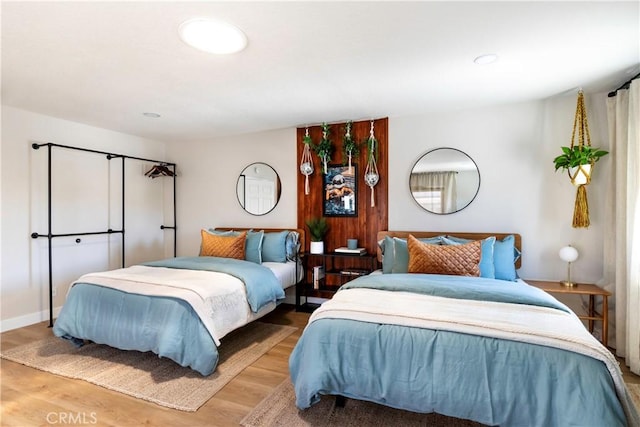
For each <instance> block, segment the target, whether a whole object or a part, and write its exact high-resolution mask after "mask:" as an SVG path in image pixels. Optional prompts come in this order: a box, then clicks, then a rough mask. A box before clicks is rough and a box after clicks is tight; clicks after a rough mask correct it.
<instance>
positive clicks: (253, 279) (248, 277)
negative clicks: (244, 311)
mask: <svg viewBox="0 0 640 427" xmlns="http://www.w3.org/2000/svg"><path fill="white" fill-rule="evenodd" d="M142 265H146V266H149V267H166V268H181V269H186V270H206V271H218V272H221V273H227V274H230V275H232V276H234V277H237V278H238V279H240V280H242V281H243V282H244V285H245V287H246V289H247V299H248V300H249V306H250V307H251V311H253V312H254V313H257V312H258V311H259V310H260V309H261V308H262V307H264V306H265V305H266V304H268V303H270V302H276V301H278V300H281V299H284V290H282V285H281V284H280V282H279V281H278V278H277V277H276V276H275V274H273V271H271V270H270V269H268V268H267V267H264V266H262V265H259V264H256V263H253V262H248V261H244V260H239V259H231V258H219V257H210V256H200V257H178V258H168V259H163V260H160V261H151V262H145V263H143V264H142Z"/></svg>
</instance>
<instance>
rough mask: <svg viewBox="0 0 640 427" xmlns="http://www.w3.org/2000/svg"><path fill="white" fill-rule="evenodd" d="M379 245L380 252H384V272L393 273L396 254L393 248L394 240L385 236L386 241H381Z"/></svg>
mask: <svg viewBox="0 0 640 427" xmlns="http://www.w3.org/2000/svg"><path fill="white" fill-rule="evenodd" d="M379 245H380V250H381V251H382V272H383V273H385V274H388V273H391V270H392V269H393V257H394V253H395V250H394V248H393V238H392V237H389V236H384V240H381V241H380V243H379Z"/></svg>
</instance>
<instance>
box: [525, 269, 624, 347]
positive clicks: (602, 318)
mask: <svg viewBox="0 0 640 427" xmlns="http://www.w3.org/2000/svg"><path fill="white" fill-rule="evenodd" d="M525 282H527V283H528V284H530V285H531V286H535V287H536V288H540V289H542V290H543V291H545V292H548V293H550V294H574V295H588V296H589V307H588V309H587V315H586V316H584V315H579V316H578V317H579V318H580V319H585V320H588V322H589V332H591V333H593V324H594V322H602V338H601V340H600V341H601V342H602V344H603V345H604V346H605V347H606V346H607V334H608V333H609V319H608V312H609V305H608V298H609V297H610V296H611V292H609V291H605V290H604V289H602V288H600V287H598V286H596V285H593V284H589V283H577V284H576V285H575V286H563V285H561V284H560V282H550V281H545V280H526V279H525ZM597 296H599V297H602V314H601V313H598V312H597V311H596V307H595V306H596V304H595V297H597Z"/></svg>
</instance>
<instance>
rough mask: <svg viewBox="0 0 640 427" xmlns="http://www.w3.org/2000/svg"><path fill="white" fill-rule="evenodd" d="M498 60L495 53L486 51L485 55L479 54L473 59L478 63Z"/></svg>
mask: <svg viewBox="0 0 640 427" xmlns="http://www.w3.org/2000/svg"><path fill="white" fill-rule="evenodd" d="M497 60H498V55H496V54H495V53H488V54H486V55H480V56H478V57H477V58H476V59H474V60H473V62H475V63H476V64H478V65H487V64H492V63H494V62H496V61H497Z"/></svg>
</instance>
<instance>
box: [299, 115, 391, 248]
mask: <svg viewBox="0 0 640 427" xmlns="http://www.w3.org/2000/svg"><path fill="white" fill-rule="evenodd" d="M370 125H371V122H370V121H369V120H367V121H360V122H353V125H352V130H351V133H352V135H353V136H354V139H355V141H357V142H358V143H362V142H363V141H365V140H366V139H367V138H368V137H369V129H370ZM345 126H346V122H344V123H333V124H331V129H330V134H329V139H330V140H331V141H332V143H333V154H332V155H331V162H330V163H331V164H342V162H343V158H342V139H343V137H344V132H345ZM388 130H389V120H388V119H387V118H383V119H378V120H374V135H375V137H376V139H377V140H378V160H377V166H378V172H379V174H380V181H379V182H378V184H377V185H376V186H375V187H374V191H375V207H371V190H370V188H369V187H368V186H367V184H366V183H365V181H364V171H365V169H366V166H367V148H366V145H362V146H361V147H360V154H359V156H358V158H357V159H354V160H352V163H355V164H357V165H358V183H357V187H358V195H357V203H358V209H357V210H358V216H357V217H326V219H327V222H328V223H329V226H330V229H329V232H328V234H327V236H326V237H325V242H324V245H325V252H331V251H333V250H335V249H336V248H338V247H340V246H346V245H347V239H350V238H356V239H358V246H360V247H365V248H367V252H369V253H371V254H375V253H376V250H377V241H376V236H377V233H378V231H380V230H386V229H387V228H388V224H389V220H388V200H389V191H388V188H389V185H388V182H389V181H388V178H389V162H388V158H389V141H388ZM304 133H305V128H298V129H297V135H296V139H297V143H296V147H297V150H296V152H297V157H296V169H297V176H298V227H299V228H304V229H307V226H306V225H305V220H306V219H307V218H309V217H321V216H323V215H322V211H323V209H322V208H323V201H324V180H323V178H324V176H323V169H322V162H321V161H320V160H319V158H318V156H317V154H316V153H315V152H313V153H312V156H313V167H314V172H313V174H312V175H310V176H309V187H310V191H309V194H308V195H305V194H304V188H305V177H304V175H302V174H301V173H300V159H301V158H302V150H303V148H304V147H303V143H302V137H303V136H304ZM309 134H310V135H311V138H312V139H313V142H314V143H315V144H317V143H319V142H320V140H321V139H322V128H321V127H320V126H319V125H318V126H312V127H309ZM345 162H346V159H345ZM307 230H308V229H307ZM309 240H310V239H307V241H309ZM304 250H305V251H309V243H307V245H306V247H305V248H304Z"/></svg>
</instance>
